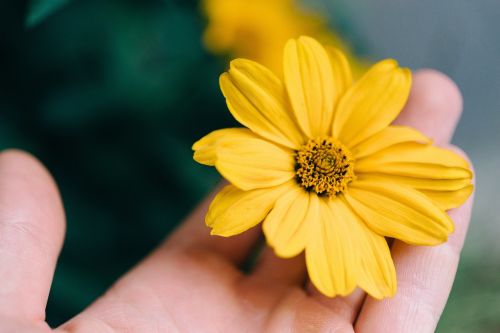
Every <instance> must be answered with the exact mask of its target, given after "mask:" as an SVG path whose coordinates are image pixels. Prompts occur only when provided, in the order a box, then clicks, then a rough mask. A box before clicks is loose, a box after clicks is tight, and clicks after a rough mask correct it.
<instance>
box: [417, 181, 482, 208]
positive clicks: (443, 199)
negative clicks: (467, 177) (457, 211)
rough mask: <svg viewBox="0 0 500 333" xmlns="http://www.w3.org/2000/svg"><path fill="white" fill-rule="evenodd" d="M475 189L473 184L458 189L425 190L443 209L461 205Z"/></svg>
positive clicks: (424, 192)
mask: <svg viewBox="0 0 500 333" xmlns="http://www.w3.org/2000/svg"><path fill="white" fill-rule="evenodd" d="M473 191H474V186H473V185H468V186H465V187H464V188H462V189H460V190H456V191H429V190H426V191H423V190H421V191H420V192H422V193H423V194H425V195H426V196H427V197H429V198H430V199H431V200H432V202H434V203H435V204H436V205H437V206H438V207H439V208H441V209H442V210H448V209H452V208H457V207H460V206H461V205H462V204H463V203H464V202H465V201H466V200H467V199H468V198H469V197H470V195H471V194H472V192H473Z"/></svg>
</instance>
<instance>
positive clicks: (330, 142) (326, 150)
mask: <svg viewBox="0 0 500 333" xmlns="http://www.w3.org/2000/svg"><path fill="white" fill-rule="evenodd" d="M295 162H296V164H295V170H296V174H297V182H298V183H299V185H301V186H302V187H304V188H305V189H306V190H308V191H314V192H316V193H317V194H318V195H328V196H331V197H334V196H336V195H338V194H340V193H342V192H343V191H344V190H345V189H346V188H347V184H349V183H350V182H351V181H352V180H353V179H354V177H355V176H354V166H353V162H354V159H353V157H352V155H351V152H350V151H349V150H348V149H347V148H346V147H345V146H344V145H343V144H342V143H340V142H339V141H338V140H335V139H334V138H331V137H322V138H315V139H311V140H309V141H308V142H307V143H306V144H305V145H303V146H302V147H301V148H300V149H299V150H298V151H296V153H295Z"/></svg>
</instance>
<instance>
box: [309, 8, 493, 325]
mask: <svg viewBox="0 0 500 333" xmlns="http://www.w3.org/2000/svg"><path fill="white" fill-rule="evenodd" d="M313 2H314V1H313ZM315 5H317V6H324V7H325V9H328V10H327V11H325V12H328V13H330V14H331V15H332V17H331V18H330V19H331V20H332V22H333V25H339V28H342V26H343V25H349V27H348V28H349V29H346V30H349V31H352V35H351V36H347V38H348V39H349V40H351V41H352V42H353V44H354V45H363V49H362V50H358V51H360V52H361V53H365V54H366V55H368V56H370V57H371V58H373V59H380V58H385V57H391V58H395V59H397V60H398V61H399V62H400V63H401V64H402V65H404V66H409V67H411V68H412V69H418V68H426V67H427V68H435V69H438V70H440V71H442V72H444V73H446V74H447V75H448V76H450V77H451V78H452V79H453V80H454V81H455V82H456V83H457V84H458V86H459V87H460V89H461V91H462V94H463V98H464V113H463V116H462V120H461V122H460V124H459V126H458V129H457V131H456V134H455V138H454V143H455V144H457V145H459V146H461V147H462V148H463V149H464V150H465V151H466V152H467V153H468V154H469V155H470V157H471V159H472V161H473V162H474V166H475V169H476V175H477V179H476V182H477V185H476V201H475V208H474V211H473V219H472V224H471V226H470V229H469V234H468V236H467V240H466V243H465V248H464V250H463V255H462V259H461V262H460V266H459V271H458V275H457V280H456V282H455V285H454V288H453V291H452V295H451V297H450V300H449V302H448V305H447V307H446V310H445V313H444V315H443V318H442V320H441V322H440V325H439V326H438V332H500V241H499V236H500V218H499V216H498V214H497V212H496V209H497V208H498V204H499V203H500V200H499V199H498V197H497V195H498V191H499V187H500V182H499V181H498V178H497V174H498V170H500V154H499V153H500V148H499V144H500V130H499V129H500V1H498V0H479V1H470V0H469V1H467V0H442V1H435V0H419V1H409V0H378V1H373V0H322V1H317V2H316V3H315ZM346 17H347V18H348V21H347V22H343V21H341V20H342V18H344V19H345V18H346Z"/></svg>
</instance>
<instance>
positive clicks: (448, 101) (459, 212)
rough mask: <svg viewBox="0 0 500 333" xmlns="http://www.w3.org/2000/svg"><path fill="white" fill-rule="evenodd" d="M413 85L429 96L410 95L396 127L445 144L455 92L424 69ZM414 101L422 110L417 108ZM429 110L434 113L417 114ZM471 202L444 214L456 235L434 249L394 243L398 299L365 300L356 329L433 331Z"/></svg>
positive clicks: (456, 108) (458, 102)
mask: <svg viewBox="0 0 500 333" xmlns="http://www.w3.org/2000/svg"><path fill="white" fill-rule="evenodd" d="M424 78H426V80H427V84H426V81H425V80H424ZM415 84H416V85H421V86H428V87H427V88H423V89H426V90H427V95H434V97H432V96H428V97H426V98H425V97H424V96H423V95H422V96H421V97H419V95H417V94H415V95H412V96H411V98H410V100H411V103H412V104H410V106H412V107H410V108H409V109H407V111H408V112H407V114H406V116H405V118H403V119H402V120H401V124H404V125H408V126H412V127H417V128H418V129H419V130H420V131H422V132H423V133H425V134H427V135H428V136H430V137H432V138H434V139H435V141H436V143H437V144H440V145H446V143H447V142H449V140H451V137H452V135H453V132H454V129H455V125H456V123H457V122H458V119H459V117H460V114H461V106H462V99H461V95H460V92H459V91H458V88H457V87H456V86H455V84H453V82H452V81H451V80H449V79H448V78H446V77H445V76H444V75H443V74H439V73H437V72H435V71H429V70H427V71H423V72H421V74H420V77H418V78H416V80H415ZM419 98H420V99H422V101H423V104H426V105H427V106H425V107H422V108H419V107H418V106H419V100H420V99H419ZM431 106H432V107H431ZM431 109H434V112H429V111H422V110H431ZM416 114H420V117H417V116H416ZM435 124H438V125H439V126H437V125H435ZM472 201H473V198H472V197H471V198H470V199H469V200H468V201H467V202H466V203H465V204H464V205H463V206H462V207H460V208H457V209H454V210H451V211H449V215H450V217H451V218H452V219H453V220H454V222H455V232H454V234H452V235H451V236H450V238H449V241H448V242H447V243H445V244H443V245H441V246H437V247H419V246H411V245H407V244H404V243H403V242H400V241H395V242H394V245H393V247H392V254H393V259H394V263H395V266H396V272H397V276H398V291H397V294H396V296H395V297H393V298H391V299H386V300H383V301H375V300H374V299H372V298H369V297H368V298H367V300H366V301H365V303H364V305H363V308H362V310H361V313H360V316H359V319H358V321H357V323H356V328H357V330H359V331H360V332H385V331H387V330H389V331H396V332H414V331H418V332H433V331H434V328H435V326H436V325H437V322H438V320H439V317H440V315H441V313H442V310H443V308H444V305H445V303H446V300H447V298H448V295H449V292H450V290H451V286H452V283H453V280H454V276H455V273H456V268H457V264H458V259H459V253H460V250H461V248H462V245H463V240H464V238H465V234H466V232H467V227H468V224H469V221H470V214H471V207H472Z"/></svg>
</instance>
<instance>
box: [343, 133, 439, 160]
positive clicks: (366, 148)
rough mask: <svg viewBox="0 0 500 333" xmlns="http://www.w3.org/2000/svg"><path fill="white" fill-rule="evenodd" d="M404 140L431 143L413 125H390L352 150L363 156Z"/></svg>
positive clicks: (357, 156)
mask: <svg viewBox="0 0 500 333" xmlns="http://www.w3.org/2000/svg"><path fill="white" fill-rule="evenodd" d="M403 142H420V143H431V140H430V139H429V138H428V137H426V136H425V135H423V134H422V133H420V132H419V131H417V130H415V129H413V128H411V127H406V126H389V127H387V128H385V129H383V130H382V131H380V132H378V133H377V134H375V135H372V136H371V137H369V138H368V139H366V140H364V141H363V142H361V143H359V144H357V145H356V146H354V147H352V148H351V152H352V154H353V155H354V157H355V158H362V157H365V156H368V155H372V154H374V153H376V152H379V151H381V150H383V149H385V148H388V147H391V146H394V145H396V144H398V143H403Z"/></svg>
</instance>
